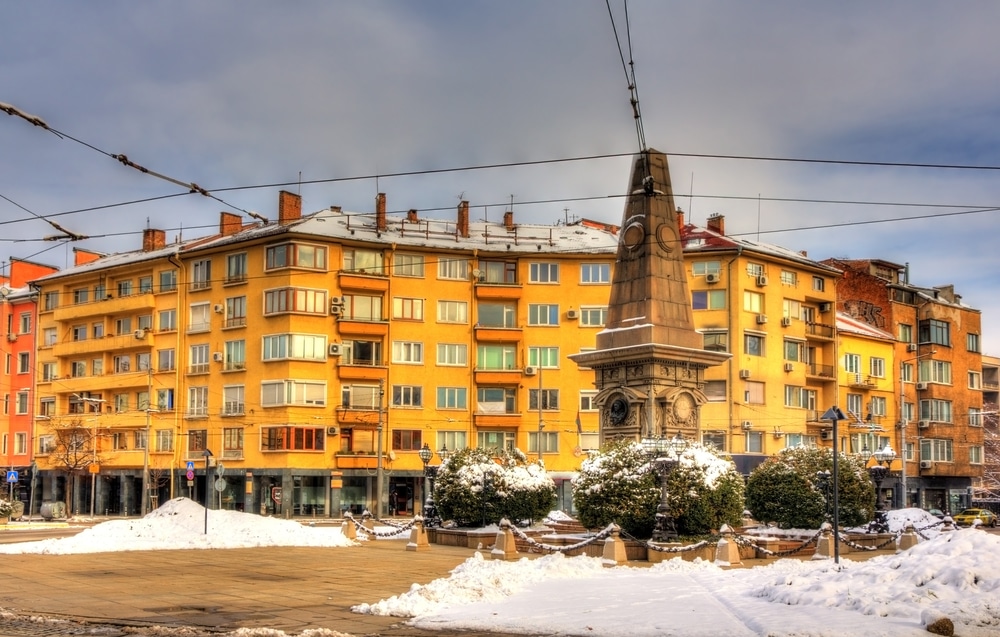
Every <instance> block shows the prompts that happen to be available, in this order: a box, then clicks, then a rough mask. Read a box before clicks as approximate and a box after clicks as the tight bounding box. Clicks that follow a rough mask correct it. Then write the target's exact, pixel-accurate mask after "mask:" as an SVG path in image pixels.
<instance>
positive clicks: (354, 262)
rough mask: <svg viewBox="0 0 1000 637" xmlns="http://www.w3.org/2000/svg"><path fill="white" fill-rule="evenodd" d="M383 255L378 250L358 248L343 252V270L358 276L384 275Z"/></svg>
mask: <svg viewBox="0 0 1000 637" xmlns="http://www.w3.org/2000/svg"><path fill="white" fill-rule="evenodd" d="M383 265H384V264H383V255H382V252H381V251H379V250H362V249H359V248H354V249H350V248H348V249H346V250H344V270H345V271H346V272H357V273H359V274H384V271H383Z"/></svg>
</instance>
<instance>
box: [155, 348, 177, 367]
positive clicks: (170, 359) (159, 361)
mask: <svg viewBox="0 0 1000 637" xmlns="http://www.w3.org/2000/svg"><path fill="white" fill-rule="evenodd" d="M176 365H177V360H176V356H175V355H174V350H172V349H161V350H157V352H156V371H158V372H172V371H174V369H175V368H176Z"/></svg>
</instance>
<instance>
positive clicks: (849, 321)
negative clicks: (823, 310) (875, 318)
mask: <svg viewBox="0 0 1000 637" xmlns="http://www.w3.org/2000/svg"><path fill="white" fill-rule="evenodd" d="M837 331H838V332H848V333H851V334H857V335H859V336H866V337H868V338H877V339H880V340H886V341H895V340H896V337H895V336H893V335H892V334H890V333H889V332H886V331H885V330H882V329H879V328H877V327H875V326H874V325H869V324H868V323H865V322H864V321H861V320H858V319H856V318H854V317H853V316H851V315H850V314H844V313H843V312H837Z"/></svg>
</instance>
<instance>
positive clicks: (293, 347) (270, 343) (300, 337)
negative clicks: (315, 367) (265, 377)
mask: <svg viewBox="0 0 1000 637" xmlns="http://www.w3.org/2000/svg"><path fill="white" fill-rule="evenodd" d="M244 356H245V354H244ZM261 357H262V359H263V360H265V361H275V360H288V359H291V360H304V361H325V360H326V337H325V336H321V335H319V334H272V335H270V336H265V337H264V340H263V344H262V348H261Z"/></svg>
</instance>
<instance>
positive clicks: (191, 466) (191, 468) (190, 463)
mask: <svg viewBox="0 0 1000 637" xmlns="http://www.w3.org/2000/svg"><path fill="white" fill-rule="evenodd" d="M187 470H188V471H194V460H188V463H187Z"/></svg>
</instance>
